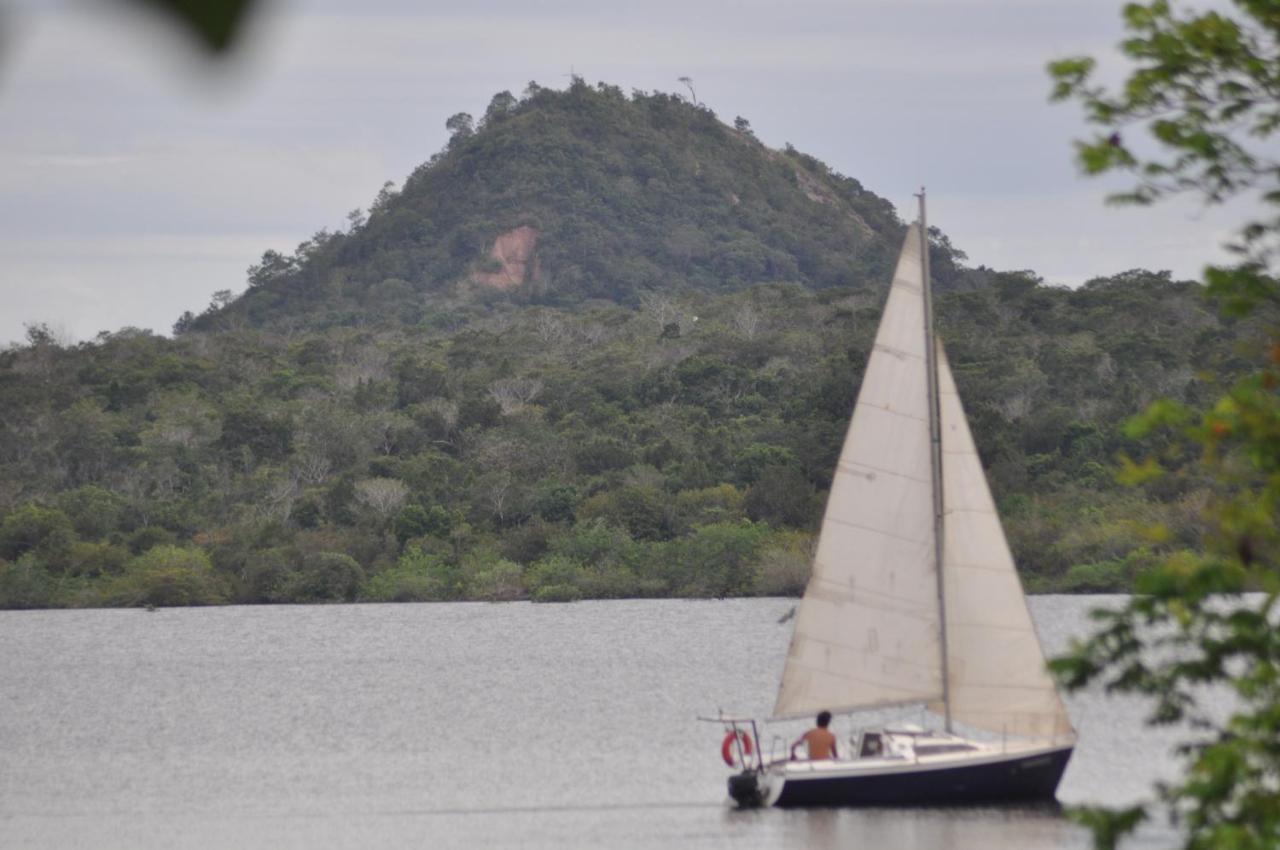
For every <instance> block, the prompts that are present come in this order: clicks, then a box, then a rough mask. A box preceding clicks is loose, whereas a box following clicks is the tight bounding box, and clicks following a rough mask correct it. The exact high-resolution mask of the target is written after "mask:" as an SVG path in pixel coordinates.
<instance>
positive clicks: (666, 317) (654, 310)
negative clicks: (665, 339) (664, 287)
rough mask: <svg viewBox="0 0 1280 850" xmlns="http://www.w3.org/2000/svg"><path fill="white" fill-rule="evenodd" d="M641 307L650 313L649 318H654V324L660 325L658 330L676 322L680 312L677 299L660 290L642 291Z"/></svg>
mask: <svg viewBox="0 0 1280 850" xmlns="http://www.w3.org/2000/svg"><path fill="white" fill-rule="evenodd" d="M640 309H641V310H643V311H644V312H645V313H646V314H648V316H649V318H651V319H653V322H654V324H656V325H657V326H658V330H662V329H663V328H665V327H666V326H667V325H669V324H671V323H672V322H674V321H675V320H676V317H677V316H678V315H679V313H680V309H679V308H678V307H677V306H676V302H675V300H674V299H672V298H671V296H669V295H663V294H662V293H660V292H642V293H640Z"/></svg>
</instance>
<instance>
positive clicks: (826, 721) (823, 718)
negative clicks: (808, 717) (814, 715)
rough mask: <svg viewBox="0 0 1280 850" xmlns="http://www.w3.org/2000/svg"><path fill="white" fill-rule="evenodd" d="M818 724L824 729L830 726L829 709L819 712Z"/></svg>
mask: <svg viewBox="0 0 1280 850" xmlns="http://www.w3.org/2000/svg"><path fill="white" fill-rule="evenodd" d="M818 725H819V726H821V727H822V728H823V729H826V728H827V727H828V726H830V725H831V712H829V711H820V712H818Z"/></svg>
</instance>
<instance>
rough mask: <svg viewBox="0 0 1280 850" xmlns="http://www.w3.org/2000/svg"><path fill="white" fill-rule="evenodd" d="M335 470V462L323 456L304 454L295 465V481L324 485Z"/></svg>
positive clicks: (313, 453) (312, 453)
mask: <svg viewBox="0 0 1280 850" xmlns="http://www.w3.org/2000/svg"><path fill="white" fill-rule="evenodd" d="M332 469H333V462H332V461H330V460H329V458H327V457H325V456H324V455H322V454H318V453H315V452H309V451H308V452H304V453H303V454H302V455H301V456H300V457H298V458H297V459H296V460H295V461H294V463H293V477H294V480H296V481H299V482H301V483H303V484H312V485H314V484H323V483H324V482H325V479H326V478H328V477H329V472H330V471H331V470H332Z"/></svg>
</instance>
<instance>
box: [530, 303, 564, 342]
mask: <svg viewBox="0 0 1280 850" xmlns="http://www.w3.org/2000/svg"><path fill="white" fill-rule="evenodd" d="M533 330H534V332H535V333H536V334H537V335H538V339H540V340H542V341H543V342H560V341H561V340H563V339H564V338H565V337H566V336H567V335H568V328H566V327H565V324H564V320H563V319H561V318H560V317H559V316H558V315H556V314H555V313H552V312H551V311H550V310H539V311H538V313H537V315H535V316H534V318H533Z"/></svg>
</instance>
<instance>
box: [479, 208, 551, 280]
mask: <svg viewBox="0 0 1280 850" xmlns="http://www.w3.org/2000/svg"><path fill="white" fill-rule="evenodd" d="M537 244H538V231H537V230H536V229H535V228H532V227H530V226H529V225H527V224H526V225H522V226H520V227H517V228H516V229H515V230H509V231H507V232H506V233H504V234H502V235H501V236H499V237H498V238H497V239H496V240H494V243H493V248H492V249H491V250H490V251H489V256H490V257H492V258H493V259H495V260H497V261H498V262H499V263H501V264H502V268H500V269H498V270H497V271H492V272H478V273H476V274H475V275H474V277H475V279H476V281H478V282H479V283H483V284H484V285H486V286H492V287H495V288H497V289H511V288H513V287H516V286H519V285H520V284H522V283H524V282H525V281H526V280H528V279H530V278H536V277H537V276H538V260H537V258H536V257H534V248H535V247H536V246H537Z"/></svg>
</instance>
